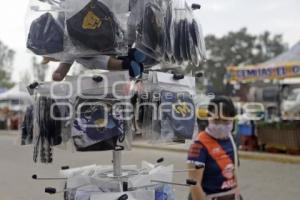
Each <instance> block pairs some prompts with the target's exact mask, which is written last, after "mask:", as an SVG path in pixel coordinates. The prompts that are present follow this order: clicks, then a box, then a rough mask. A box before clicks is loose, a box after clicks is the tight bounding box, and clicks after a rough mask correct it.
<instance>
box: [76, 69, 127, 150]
mask: <svg viewBox="0 0 300 200" xmlns="http://www.w3.org/2000/svg"><path fill="white" fill-rule="evenodd" d="M130 87H131V86H130V82H129V78H128V74H126V73H125V72H114V73H112V72H110V73H103V74H99V76H98V75H94V76H89V75H83V76H82V77H80V78H79V81H78V97H77V100H76V103H75V118H74V121H73V127H72V137H73V140H74V144H75V147H76V149H77V150H78V151H105V150H114V149H115V148H116V147H117V146H118V145H122V146H123V145H124V146H123V147H127V148H129V147H130V146H131V145H130V144H131V138H132V137H131V133H130V132H131V131H130V130H131V126H130V124H131V123H130V121H131V119H130V118H129V117H130V116H128V114H130V113H129V112H128V110H127V108H128V106H130V105H129V104H128V103H129V102H128V100H129V98H130V90H131V88H130Z"/></svg>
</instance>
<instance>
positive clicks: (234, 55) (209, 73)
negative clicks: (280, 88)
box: [202, 28, 287, 94]
mask: <svg viewBox="0 0 300 200" xmlns="http://www.w3.org/2000/svg"><path fill="white" fill-rule="evenodd" d="M205 42H206V48H207V55H208V60H207V62H206V63H205V64H203V65H202V67H203V68H204V70H205V72H206V78H208V79H209V83H211V88H213V91H214V92H215V93H219V94H222V93H223V94H224V93H225V92H226V89H228V88H227V87H226V85H224V83H223V80H224V75H225V73H226V67H228V66H238V65H253V64H258V63H262V62H265V61H267V60H269V59H271V58H274V57H275V56H277V55H279V54H280V53H282V52H283V51H285V50H286V49H287V46H286V45H285V44H284V43H283V39H282V35H271V33H270V32H268V31H266V32H264V33H262V34H259V35H252V34H250V33H248V32H247V29H246V28H242V29H240V30H239V31H237V32H229V33H228V34H227V35H224V36H222V37H216V36H215V35H208V36H206V38H205Z"/></svg>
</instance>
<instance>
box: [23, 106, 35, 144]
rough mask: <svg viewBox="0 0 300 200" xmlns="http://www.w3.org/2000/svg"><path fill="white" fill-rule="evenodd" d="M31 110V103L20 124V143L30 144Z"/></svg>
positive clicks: (31, 137) (31, 128) (32, 110)
mask: <svg viewBox="0 0 300 200" xmlns="http://www.w3.org/2000/svg"><path fill="white" fill-rule="evenodd" d="M33 112H34V107H33V106H32V105H30V106H28V108H27V109H26V112H25V116H24V121H23V123H22V126H21V131H22V133H21V134H22V136H21V145H30V144H32V140H33V118H34V116H33Z"/></svg>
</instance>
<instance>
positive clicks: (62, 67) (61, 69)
mask: <svg viewBox="0 0 300 200" xmlns="http://www.w3.org/2000/svg"><path fill="white" fill-rule="evenodd" d="M71 66H72V64H70V63H60V64H59V66H58V68H57V69H56V70H55V71H54V73H53V74H52V79H53V80H54V81H62V80H63V79H64V78H65V77H66V75H67V74H68V72H69V71H70V69H71Z"/></svg>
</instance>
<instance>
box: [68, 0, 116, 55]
mask: <svg viewBox="0 0 300 200" xmlns="http://www.w3.org/2000/svg"><path fill="white" fill-rule="evenodd" d="M67 29H68V33H69V35H70V36H71V38H72V39H73V41H74V43H75V44H76V42H77V41H78V42H79V43H80V44H82V45H84V46H85V47H88V48H90V49H92V50H96V51H99V52H112V51H114V50H115V47H116V46H117V44H116V38H117V36H118V35H119V34H121V29H120V27H119V25H118V24H117V22H116V20H115V16H114V14H113V13H112V12H111V11H110V9H109V8H108V7H107V6H106V5H105V4H103V3H101V2H99V1H97V0H92V1H91V2H90V3H89V4H88V5H87V6H86V7H85V8H83V9H82V10H81V11H80V12H79V13H77V14H76V15H74V16H73V17H72V18H70V19H69V20H67Z"/></svg>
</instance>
